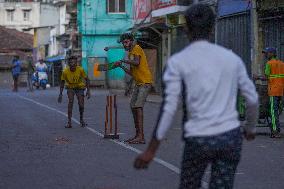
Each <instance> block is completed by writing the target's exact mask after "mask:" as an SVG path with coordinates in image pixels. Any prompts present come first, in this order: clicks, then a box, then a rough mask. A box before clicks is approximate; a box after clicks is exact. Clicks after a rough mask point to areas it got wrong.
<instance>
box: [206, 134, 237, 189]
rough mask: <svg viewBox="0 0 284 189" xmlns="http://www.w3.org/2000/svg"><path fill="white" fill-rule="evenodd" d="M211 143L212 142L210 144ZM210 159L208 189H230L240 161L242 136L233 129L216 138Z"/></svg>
mask: <svg viewBox="0 0 284 189" xmlns="http://www.w3.org/2000/svg"><path fill="white" fill-rule="evenodd" d="M211 143H212V142H211ZM214 143H215V144H216V145H215V146H216V147H215V149H216V150H214V156H213V157H212V166H211V179H210V187H209V188H210V189H219V188H226V189H232V188H233V185H234V178H235V172H236V169H237V166H238V164H239V161H240V159H241V151H242V135H241V132H240V129H235V130H233V131H229V132H227V133H224V134H222V135H221V136H217V137H215V139H214Z"/></svg>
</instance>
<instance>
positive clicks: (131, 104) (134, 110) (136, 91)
mask: <svg viewBox="0 0 284 189" xmlns="http://www.w3.org/2000/svg"><path fill="white" fill-rule="evenodd" d="M138 92H139V91H138V86H135V88H134V91H133V93H132V96H131V100H130V107H131V112H132V116H133V121H134V126H135V132H136V134H135V136H134V137H131V138H129V139H127V140H126V141H125V142H130V141H132V140H134V139H136V137H137V135H138V127H137V113H136V108H134V104H135V102H136V101H137V97H138Z"/></svg>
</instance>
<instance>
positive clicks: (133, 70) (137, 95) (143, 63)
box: [115, 33, 153, 144]
mask: <svg viewBox="0 0 284 189" xmlns="http://www.w3.org/2000/svg"><path fill="white" fill-rule="evenodd" d="M120 42H121V43H122V44H123V47H124V49H125V50H126V51H128V52H129V54H128V60H125V59H123V60H120V61H119V62H117V63H116V64H115V65H116V66H120V67H121V68H122V69H123V70H124V71H125V72H126V73H127V74H129V75H131V76H132V77H133V79H134V81H135V87H134V91H133V94H132V97H131V102H130V106H131V110H132V114H133V119H134V124H135V129H136V135H135V136H134V137H133V138H130V139H128V140H126V141H125V142H128V143H130V144H145V139H144V130H143V107H144V104H145V102H146V99H147V96H148V94H149V92H150V89H151V87H152V83H153V80H152V74H151V72H150V69H149V66H148V63H147V59H146V55H145V53H144V51H143V49H142V48H141V47H140V46H139V45H137V44H135V43H134V37H133V35H132V34H130V33H125V34H122V35H121V37H120ZM122 63H125V64H129V65H130V70H129V69H127V68H125V67H124V66H122Z"/></svg>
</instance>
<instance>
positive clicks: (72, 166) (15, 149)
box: [0, 89, 284, 189]
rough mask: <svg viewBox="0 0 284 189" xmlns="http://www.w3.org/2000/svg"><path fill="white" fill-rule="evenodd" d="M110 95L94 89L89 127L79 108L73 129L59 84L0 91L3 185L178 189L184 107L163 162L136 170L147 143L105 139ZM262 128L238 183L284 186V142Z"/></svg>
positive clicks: (126, 115)
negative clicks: (81, 120)
mask: <svg viewBox="0 0 284 189" xmlns="http://www.w3.org/2000/svg"><path fill="white" fill-rule="evenodd" d="M108 93H109V92H108V91H103V90H94V91H92V98H91V99H90V100H88V101H86V116H85V117H86V121H87V122H88V124H89V125H88V127H87V128H80V127H79V125H78V124H77V121H78V117H79V116H78V110H77V109H78V108H77V105H75V106H74V110H75V111H74V118H75V119H74V120H73V121H74V122H73V126H74V127H73V128H72V129H65V128H64V125H65V123H66V114H65V113H66V110H67V104H66V102H67V97H66V95H65V96H64V99H63V104H57V102H56V98H57V95H58V89H48V90H46V91H43V90H39V91H35V92H33V93H26V90H25V89H20V92H19V93H12V92H10V91H9V90H6V89H0V112H1V114H0V120H1V127H0V128H1V130H0V146H1V147H0V149H1V153H0V170H3V171H1V172H0V188H5V189H6V188H11V189H16V188H96V189H106V188H108V189H112V188H113V189H120V188H123V189H132V188H135V189H139V188H141V189H142V188H146V189H152V188H153V189H154V188H163V189H164V188H165V189H167V188H169V189H170V188H177V186H178V182H179V175H178V171H179V167H180V161H181V156H182V148H183V143H182V141H181V134H182V131H181V126H180V123H181V121H180V120H181V116H182V113H181V111H179V112H178V113H177V115H176V123H175V124H174V125H173V126H172V128H171V129H170V131H169V132H168V135H167V138H166V140H165V141H163V143H162V145H161V148H160V150H159V152H158V158H160V159H158V160H156V162H153V163H152V164H151V166H150V168H149V170H147V171H136V170H134V169H133V168H132V163H133V160H134V158H135V157H136V155H137V153H139V152H140V151H142V150H144V149H145V148H146V145H132V146H128V145H125V144H123V143H121V142H120V141H109V140H105V139H103V138H102V137H101V135H102V133H103V122H104V119H103V118H104V108H105V96H106V95H107V94H108ZM155 102H156V103H147V104H146V107H145V134H146V139H147V141H149V139H150V137H151V134H152V130H153V126H154V124H155V121H156V117H157V114H158V110H159V102H160V101H157V100H156V101H155ZM75 103H76V101H75ZM128 103H129V99H128V98H126V97H124V96H122V95H119V97H118V107H119V132H120V133H121V135H120V136H121V139H120V140H124V139H126V138H128V137H130V136H132V135H133V134H134V125H133V120H132V116H131V114H130V109H129V104H128ZM259 133H260V135H258V137H257V139H256V140H255V141H253V142H250V143H248V142H246V141H244V148H243V155H242V161H241V163H240V165H239V168H238V173H237V176H236V181H235V188H239V189H243V188H244V189H246V188H247V189H250V188H259V189H262V188H272V189H278V188H279V189H280V188H283V185H284V175H283V174H282V172H283V168H284V163H283V162H284V153H283V148H284V143H283V141H284V140H283V139H278V140H277V139H270V138H269V137H268V136H267V135H265V134H266V133H269V132H268V128H260V129H259ZM204 181H205V182H207V181H208V174H207V175H206V176H205V178H204Z"/></svg>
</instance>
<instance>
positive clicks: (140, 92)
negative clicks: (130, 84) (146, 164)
mask: <svg viewBox="0 0 284 189" xmlns="http://www.w3.org/2000/svg"><path fill="white" fill-rule="evenodd" d="M135 87H136V89H135V91H134V92H133V95H135V98H134V99H133V100H131V107H132V109H133V110H134V111H133V113H134V114H135V115H134V117H135V118H136V123H135V128H136V135H137V137H135V138H134V139H133V140H131V141H128V142H129V143H131V144H145V139H144V128H143V119H144V115H143V107H144V104H145V102H146V99H147V96H148V94H149V91H150V89H151V85H148V84H145V85H141V86H135Z"/></svg>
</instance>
